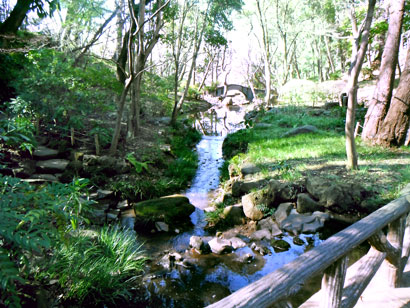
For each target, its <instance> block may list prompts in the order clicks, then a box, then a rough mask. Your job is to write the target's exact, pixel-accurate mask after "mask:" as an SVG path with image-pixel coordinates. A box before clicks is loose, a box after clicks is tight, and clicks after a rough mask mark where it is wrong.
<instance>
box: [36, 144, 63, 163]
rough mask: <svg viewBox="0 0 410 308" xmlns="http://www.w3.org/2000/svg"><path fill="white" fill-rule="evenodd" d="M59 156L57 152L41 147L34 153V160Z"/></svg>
mask: <svg viewBox="0 0 410 308" xmlns="http://www.w3.org/2000/svg"><path fill="white" fill-rule="evenodd" d="M57 155H58V151H57V150H54V149H50V148H47V147H45V146H39V147H37V149H35V150H34V152H33V156H34V158H36V159H40V160H46V159H52V158H56V157H57Z"/></svg>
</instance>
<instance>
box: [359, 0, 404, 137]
mask: <svg viewBox="0 0 410 308" xmlns="http://www.w3.org/2000/svg"><path fill="white" fill-rule="evenodd" d="M404 2H405V1H404V0H392V1H390V18H389V29H388V32H387V39H386V45H385V48H384V51H383V56H382V62H381V66H380V74H379V78H378V80H377V84H376V89H375V91H374V93H373V99H372V101H371V102H370V106H369V109H368V110H367V113H366V117H365V122H364V126H363V132H362V139H363V140H365V141H371V140H372V139H374V138H375V136H376V135H377V133H378V131H379V129H380V127H381V124H382V122H383V119H384V117H385V116H386V112H387V110H388V109H389V104H390V100H391V96H392V91H393V83H394V78H395V75H396V74H395V72H396V67H397V61H398V52H399V47H400V36H401V28H402V24H403V13H404Z"/></svg>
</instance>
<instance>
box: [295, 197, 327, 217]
mask: <svg viewBox="0 0 410 308" xmlns="http://www.w3.org/2000/svg"><path fill="white" fill-rule="evenodd" d="M320 208H321V206H320V205H319V203H318V202H316V201H315V200H313V199H312V198H311V197H310V195H309V194H305V193H302V194H299V195H298V198H297V202H296V209H297V211H298V213H312V212H314V211H317V210H319V209H320Z"/></svg>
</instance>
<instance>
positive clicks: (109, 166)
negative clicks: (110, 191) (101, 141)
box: [83, 155, 131, 176]
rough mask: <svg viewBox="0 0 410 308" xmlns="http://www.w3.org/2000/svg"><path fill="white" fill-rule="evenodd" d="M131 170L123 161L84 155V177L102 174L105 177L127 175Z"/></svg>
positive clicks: (109, 157) (108, 157)
mask: <svg viewBox="0 0 410 308" xmlns="http://www.w3.org/2000/svg"><path fill="white" fill-rule="evenodd" d="M130 170H131V168H130V166H129V165H128V164H127V162H126V161H125V160H124V159H119V158H115V157H112V156H96V155H84V157H83V171H84V173H85V175H96V174H99V173H103V174H104V175H106V176H113V175H117V174H123V173H127V172H129V171H130Z"/></svg>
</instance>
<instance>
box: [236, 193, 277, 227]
mask: <svg viewBox="0 0 410 308" xmlns="http://www.w3.org/2000/svg"><path fill="white" fill-rule="evenodd" d="M270 204H271V196H270V195H269V190H268V189H266V188H265V189H261V190H258V191H255V192H252V193H250V194H247V195H245V196H243V197H242V205H243V212H244V213H245V216H246V217H248V218H250V219H252V220H256V221H257V220H261V219H262V218H263V216H264V212H263V209H264V208H266V207H269V206H270Z"/></svg>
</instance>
